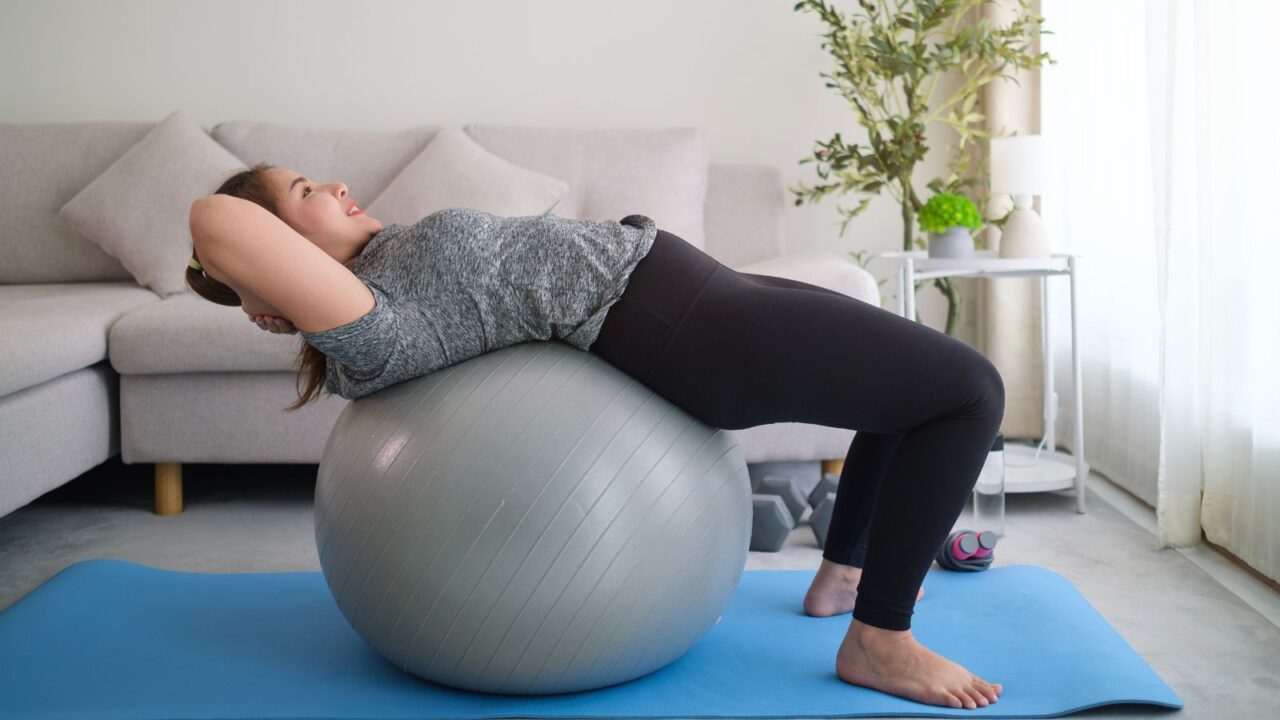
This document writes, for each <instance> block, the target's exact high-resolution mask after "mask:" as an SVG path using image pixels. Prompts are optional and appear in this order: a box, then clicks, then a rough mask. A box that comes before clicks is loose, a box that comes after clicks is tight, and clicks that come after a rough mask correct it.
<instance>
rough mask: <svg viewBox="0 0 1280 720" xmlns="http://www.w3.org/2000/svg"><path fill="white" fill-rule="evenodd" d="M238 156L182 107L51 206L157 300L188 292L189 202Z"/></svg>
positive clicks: (231, 168)
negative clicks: (72, 193) (77, 189)
mask: <svg viewBox="0 0 1280 720" xmlns="http://www.w3.org/2000/svg"><path fill="white" fill-rule="evenodd" d="M243 169H245V164H244V163H243V162H241V161H240V159H239V158H237V157H236V156H234V155H232V154H231V153H230V152H227V150H226V149H225V148H223V147H222V146H221V145H219V144H218V143H217V141H215V140H214V139H213V138H211V137H209V133H207V132H206V131H205V130H204V128H202V127H201V126H200V125H198V124H196V123H195V122H194V121H193V120H192V119H191V117H190V116H189V115H187V113H186V112H185V111H183V110H176V111H174V112H173V113H171V114H170V115H169V116H168V117H166V118H165V119H164V120H162V121H160V122H159V123H158V124H157V125H156V126H155V128H154V129H152V130H151V132H149V133H147V134H146V135H145V136H144V137H143V138H142V139H141V140H139V141H138V142H137V143H135V144H134V145H133V146H132V147H130V148H129V149H128V150H126V151H125V153H124V154H123V155H121V156H120V159H118V160H116V161H115V162H114V163H112V165H111V167H109V168H107V169H106V171H104V172H103V173H102V174H101V175H99V176H98V177H96V178H94V180H93V181H92V182H90V183H89V184H88V185H86V186H85V187H84V189H82V190H81V191H80V192H79V193H77V194H76V196H75V197H73V198H71V200H70V201H68V202H67V203H66V204H65V205H63V206H62V208H61V209H60V210H58V217H60V218H62V219H63V220H64V221H66V222H67V223H68V224H70V225H71V226H72V227H74V228H75V229H76V231H78V232H79V233H80V234H81V235H84V236H85V237H87V238H89V239H90V240H92V241H94V242H95V243H97V244H98V245H99V246H101V247H102V249H103V250H104V251H106V252H107V253H108V254H110V255H112V256H113V257H115V258H117V259H118V260H119V261H120V264H121V265H123V266H124V267H125V269H127V270H128V271H129V272H130V273H132V274H133V277H134V278H135V279H136V280H137V281H138V284H139V285H142V286H143V287H147V288H150V289H151V290H153V291H155V292H156V293H157V294H159V295H160V296H161V297H168V296H170V295H174V294H177V293H180V292H188V289H187V287H186V282H185V278H186V271H187V258H189V257H190V256H191V230H190V225H189V213H190V210H191V203H192V202H194V201H195V199H196V198H198V197H200V196H201V195H208V194H209V193H212V192H213V191H214V190H216V189H217V187H218V184H219V183H220V182H221V181H222V180H224V179H225V178H226V177H227V176H229V175H231V174H232V173H234V172H237V171H239V170H243Z"/></svg>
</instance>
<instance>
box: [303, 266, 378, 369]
mask: <svg viewBox="0 0 1280 720" xmlns="http://www.w3.org/2000/svg"><path fill="white" fill-rule="evenodd" d="M364 282H365V285H366V286H367V287H368V288H369V290H370V292H372V293H373V309H372V310H370V311H369V312H367V313H365V314H364V315H362V316H360V317H359V318H356V319H355V320H352V321H351V322H349V323H347V324H346V325H339V326H338V327H335V328H330V329H328V330H321V331H319V332H306V331H303V330H299V331H298V334H300V335H302V338H303V339H304V340H306V341H307V343H308V344H309V345H311V346H312V347H314V348H315V349H317V350H319V351H320V352H322V353H324V354H325V355H327V356H328V357H330V358H333V360H334V361H335V362H337V363H339V364H341V365H342V366H343V367H344V369H345V372H346V374H347V375H349V376H351V377H353V378H356V379H359V380H369V379H372V378H374V377H377V376H378V375H379V374H380V373H381V372H382V371H383V369H384V368H385V367H386V365H387V361H388V360H389V359H390V358H391V354H392V352H393V351H394V350H395V344H396V335H397V332H398V328H397V323H396V315H395V309H394V308H393V307H392V304H391V303H390V302H389V298H388V297H387V295H386V293H385V292H383V290H382V288H380V287H378V285H377V284H375V283H371V282H368V281H364Z"/></svg>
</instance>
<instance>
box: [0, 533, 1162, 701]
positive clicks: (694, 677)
mask: <svg viewBox="0 0 1280 720" xmlns="http://www.w3.org/2000/svg"><path fill="white" fill-rule="evenodd" d="M813 575H814V571H812V570H748V571H745V572H744V573H743V576H742V581H741V583H740V584H739V587H738V589H737V590H736V591H735V593H734V595H733V597H732V598H731V599H730V602H729V605H728V607H727V608H725V612H724V614H723V617H722V619H721V621H720V622H719V623H718V624H717V625H715V626H714V627H713V628H712V629H711V631H710V632H708V633H707V635H706V636H705V637H704V638H703V639H702V640H701V641H700V642H699V643H698V644H697V645H695V646H694V647H693V648H692V649H691V650H690V651H689V652H688V653H686V654H685V655H684V656H683V657H681V658H680V659H679V660H677V661H675V662H674V663H672V664H670V665H668V666H666V667H664V668H661V669H659V670H657V671H656V672H653V673H650V674H649V675H646V676H644V677H641V678H637V679H635V680H632V681H631V682H627V683H623V684H621V685H614V686H612V687H607V688H601V689H598V690H592V691H587V692H580V693H570V694H566V695H555V696H549V695H548V696H530V697H515V696H504V695H489V694H484V693H471V692H466V691H460V690H454V689H451V688H446V687H442V686H439V685H435V684H432V683H430V682H428V681H426V680H423V679H421V678H418V677H416V676H414V675H410V674H407V673H404V672H402V671H401V670H400V668H399V667H397V666H395V665H393V664H391V663H389V662H387V661H385V660H383V659H382V656H380V655H378V654H377V653H376V652H375V651H374V650H373V649H372V648H370V647H369V646H368V645H366V644H365V642H364V641H363V640H362V639H361V638H360V637H359V636H358V635H356V633H355V631H353V630H352V629H351V626H350V625H348V624H347V621H346V619H345V618H344V617H343V616H342V614H341V613H340V612H339V611H338V607H337V605H336V604H335V603H334V601H333V596H332V595H330V593H329V590H328V587H327V586H326V584H325V581H324V577H323V576H322V575H321V574H320V573H319V572H286V573H193V572H178V571H172V570H164V569H160V568H154V567H150V566H147V565H140V564H137V563H132V562H126V561H122V560H114V559H96V560H85V561H82V562H78V563H76V564H74V565H72V566H70V567H68V568H66V569H64V570H63V571H61V572H59V573H58V574H57V575H55V576H54V577H52V578H50V579H49V580H48V581H47V582H45V583H44V584H43V585H41V586H40V587H38V588H36V589H35V590H33V591H32V592H30V593H28V594H27V595H26V596H25V597H23V598H22V599H21V600H19V601H18V602H16V603H15V604H13V605H12V606H10V607H9V608H7V609H6V610H5V611H4V612H2V613H0V718H32V717H40V718H60V719H63V720H78V719H80V718H86V719H87V718H93V719H94V720H112V719H115V718H131V719H132V718H213V717H218V718H285V717H291V718H294V717H302V718H501V717H513V716H519V717H533V718H540V717H548V718H551V717H554V718H562V717H593V718H622V717H627V718H649V717H708V718H729V717H771V718H788V717H801V718H810V717H857V716H865V715H874V716H885V715H895V716H912V717H950V716H956V717H1051V716H1055V715H1064V714H1067V713H1070V712H1073V711H1076V710H1083V709H1085V708H1091V707H1096V706H1099V705H1107V704H1113V703H1150V704H1152V705H1159V706H1164V707H1169V708H1181V707H1182V700H1181V699H1180V698H1179V697H1178V696H1177V695H1176V694H1175V693H1174V692H1173V690H1172V689H1171V688H1169V686H1168V685H1166V684H1165V683H1164V682H1163V681H1162V680H1161V679H1160V677H1159V676H1157V675H1156V673H1155V672H1154V671H1153V670H1152V669H1151V668H1150V667H1149V666H1148V665H1147V664H1146V663H1145V662H1144V661H1143V660H1142V658H1141V657H1139V656H1138V654H1137V653H1136V652H1135V651H1134V650H1133V648H1132V647H1131V646H1130V645H1129V644H1128V643H1127V642H1125V640H1124V638H1122V637H1120V635H1119V634H1117V633H1116V631H1115V630H1114V629H1113V628H1112V627H1111V626H1110V625H1109V624H1108V623H1107V621H1106V620H1104V619H1103V618H1102V616H1101V615H1099V614H1098V612H1097V611H1096V610H1094V609H1093V607H1092V606H1091V605H1090V604H1089V603H1088V602H1087V601H1086V600H1085V599H1084V598H1083V597H1082V596H1081V595H1080V593H1079V592H1077V591H1076V589H1075V588H1074V587H1073V586H1072V585H1071V583H1069V582H1068V581H1067V580H1066V578H1064V577H1062V576H1061V575H1059V574H1057V573H1055V572H1053V571H1051V570H1048V569H1045V568H1043V567H1038V566H1035V565H1012V566H1008V567H993V568H991V569H989V570H986V571H983V572H977V573H955V572H951V571H946V570H938V569H934V570H931V571H930V572H929V575H928V577H927V578H926V579H925V593H926V594H925V597H924V599H923V600H921V601H920V602H919V603H918V604H917V605H916V611H915V615H914V616H913V617H912V632H913V633H914V634H915V636H916V637H917V638H918V639H919V640H920V642H921V643H923V644H924V645H925V646H926V647H929V648H931V649H933V650H934V651H936V652H938V653H940V654H942V655H943V656H945V657H948V658H951V659H953V660H955V661H956V662H958V663H960V664H961V665H964V666H965V667H967V668H968V669H969V670H971V671H972V672H974V673H975V674H976V675H978V676H980V677H983V678H985V679H987V680H989V681H992V682H999V683H1003V685H1004V693H1003V695H1001V697H1000V700H999V702H996V703H993V704H991V705H989V706H987V707H985V708H981V707H980V708H976V709H974V710H966V709H952V708H945V707H939V706H934V705H925V704H922V703H916V702H912V701H910V700H905V699H902V698H898V697H894V696H892V695H888V694H885V693H881V692H879V691H876V690H871V689H868V688H862V687H857V686H854V685H850V684H848V683H845V682H843V681H841V680H840V679H839V678H837V677H836V675H835V655H836V649H837V648H838V647H839V646H840V641H841V639H842V638H843V637H844V634H845V630H846V629H847V628H848V626H849V620H850V616H849V615H848V614H845V615H838V616H835V617H831V618H812V617H809V616H807V615H805V614H804V612H803V610H802V609H801V602H802V600H803V598H804V593H805V590H806V589H807V588H808V586H809V582H810V581H811V580H812V579H813Z"/></svg>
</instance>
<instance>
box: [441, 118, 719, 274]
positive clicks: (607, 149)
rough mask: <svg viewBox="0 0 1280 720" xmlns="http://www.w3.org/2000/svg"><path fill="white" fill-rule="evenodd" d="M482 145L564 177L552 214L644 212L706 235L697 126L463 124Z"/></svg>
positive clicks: (672, 227) (693, 237)
mask: <svg viewBox="0 0 1280 720" xmlns="http://www.w3.org/2000/svg"><path fill="white" fill-rule="evenodd" d="M463 129H464V130H466V131H467V133H468V134H469V135H471V137H472V138H474V139H475V140H476V142H478V143H480V144H481V145H482V146H484V147H485V148H486V149H487V150H489V151H490V152H492V153H494V154H495V155H498V156H499V157H503V158H506V159H507V160H510V161H511V162H513V163H515V164H517V165H519V166H521V167H524V168H528V169H530V170H534V171H537V172H540V173H543V174H546V175H551V176H552V177H558V178H560V179H562V180H564V181H566V182H568V183H569V194H568V196H567V197H565V199H564V200H562V201H561V202H560V204H559V205H557V206H556V210H555V214H556V215H561V216H564V217H577V218H586V219H591V220H621V219H622V218H624V217H626V216H627V215H630V214H632V213H638V214H641V215H648V216H649V217H651V218H653V220H654V222H656V223H657V224H658V227H659V228H661V229H663V230H666V231H668V232H672V233H675V234H676V235H679V236H680V237H682V238H684V239H685V240H687V241H688V242H689V243H690V244H691V245H693V246H695V247H698V248H703V247H705V244H706V241H705V238H706V230H705V221H704V208H705V204H706V196H707V166H708V162H709V154H708V150H707V143H706V140H705V138H704V136H703V134H702V131H701V130H699V129H698V128H692V127H689V128H659V129H617V128H561V127H518V126H498V125H482V124H474V123H473V124H469V125H466V126H464V128H463Z"/></svg>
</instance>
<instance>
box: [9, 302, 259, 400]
mask: <svg viewBox="0 0 1280 720" xmlns="http://www.w3.org/2000/svg"><path fill="white" fill-rule="evenodd" d="M158 302H159V299H158V298H157V297H156V294H155V293H153V292H151V291H150V290H146V289H144V288H140V287H138V286H137V285H136V284H135V283H134V282H133V281H132V280H124V281H114V282H103V283H29V284H23V285H0V338H4V341H3V342H0V368H4V371H3V372H0V397H2V396H5V395H8V394H9V393H12V392H17V391H18V390H24V389H26V388H29V387H32V386H34V385H38V384H40V383H42V382H45V381H48V380H52V379H54V378H56V377H59V376H62V375H65V374H66V373H69V372H74V371H76V370H79V369H81V368H86V367H89V366H90V365H93V364H95V363H98V362H101V361H102V360H104V359H106V358H107V337H108V333H109V332H110V330H111V327H112V326H113V325H114V324H115V323H116V322H117V321H118V320H119V319H120V318H121V317H123V316H125V315H126V314H128V313H129V312H130V311H132V310H135V309H137V308H139V307H143V306H146V305H149V304H154V303H158ZM254 329H255V330H257V328H254ZM259 332H261V331H259Z"/></svg>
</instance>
